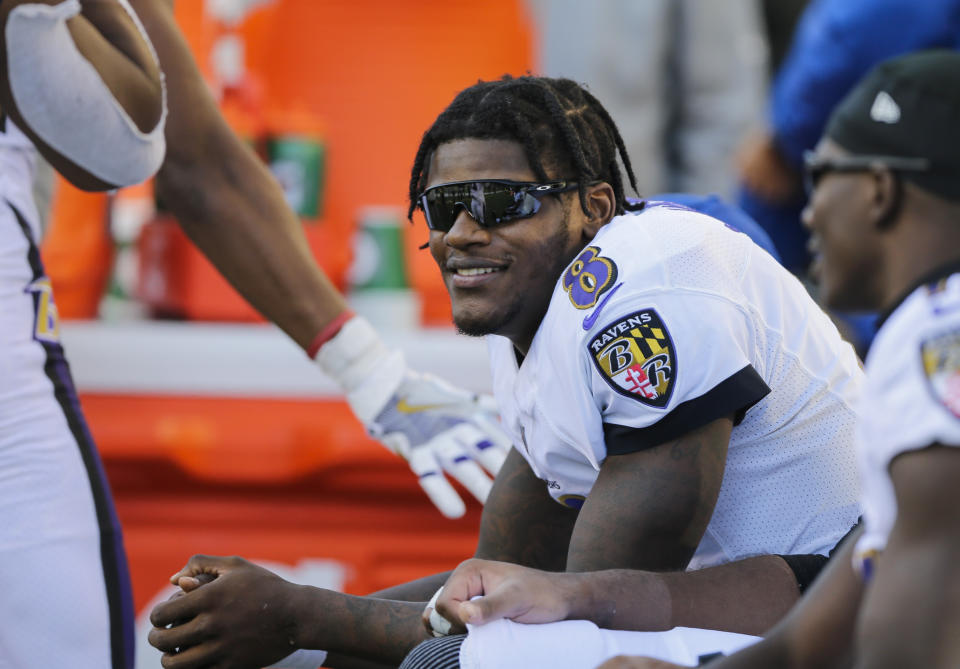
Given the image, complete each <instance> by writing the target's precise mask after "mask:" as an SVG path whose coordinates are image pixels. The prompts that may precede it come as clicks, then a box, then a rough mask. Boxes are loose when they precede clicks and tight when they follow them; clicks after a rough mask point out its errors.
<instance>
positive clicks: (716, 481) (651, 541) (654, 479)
mask: <svg viewBox="0 0 960 669" xmlns="http://www.w3.org/2000/svg"><path fill="white" fill-rule="evenodd" d="M732 427H733V421H732V420H731V419H729V418H721V419H718V420H715V421H713V422H711V423H708V424H707V425H705V426H703V427H701V428H698V429H696V430H693V431H691V432H688V433H687V434H685V435H682V436H681V437H679V438H677V439H674V440H671V441H669V442H666V443H664V444H661V445H659V446H655V447H653V448H648V449H645V450H641V451H637V452H634V453H629V454H625V455H611V456H608V457H607V459H606V460H604V462H603V464H602V465H601V467H600V474H599V476H598V477H597V481H596V483H595V484H594V486H593V489H592V490H591V491H590V495H589V496H588V497H587V499H586V501H585V502H584V505H583V508H582V509H581V510H580V517H579V519H578V520H577V525H576V527H575V528H574V531H573V535H572V537H571V540H570V550H569V556H568V558H567V570H568V571H594V570H598V569H614V568H634V569H656V570H669V569H684V568H685V567H686V566H687V563H688V562H689V561H690V558H691V557H692V556H693V553H694V551H695V550H696V547H697V545H698V544H699V543H700V539H701V537H702V536H703V532H704V531H705V530H706V527H707V523H709V522H710V517H711V515H713V508H714V505H715V504H716V501H717V495H718V494H719V492H720V485H721V483H722V482H723V472H724V466H725V462H726V454H727V444H728V443H729V441H730V431H731V429H732Z"/></svg>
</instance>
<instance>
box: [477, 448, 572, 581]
mask: <svg viewBox="0 0 960 669" xmlns="http://www.w3.org/2000/svg"><path fill="white" fill-rule="evenodd" d="M576 522H577V512H576V511H574V510H572V509H568V508H566V507H563V506H561V505H560V504H558V503H557V502H555V501H554V500H553V499H551V498H550V495H549V494H548V493H547V488H546V483H545V482H544V481H542V480H540V479H539V478H537V477H536V475H534V473H533V471H532V470H531V469H530V465H528V464H527V462H526V461H525V460H524V459H523V456H521V455H520V453H519V452H518V451H517V450H516V449H513V450H511V451H510V454H509V455H508V456H507V459H506V461H505V462H504V464H503V467H502V468H501V470H500V473H499V474H498V475H497V478H496V481H494V484H493V490H491V492H490V498H489V499H488V501H487V504H486V505H485V506H484V508H483V517H482V519H481V522H480V538H479V540H478V542H477V550H476V553H475V557H478V558H484V559H487V560H503V561H505V562H512V563H515V564H522V565H526V566H529V567H536V568H538V569H546V570H548V571H562V570H563V569H564V568H565V566H566V562H567V549H568V546H569V542H570V534H571V532H572V531H573V527H574V524H575V523H576Z"/></svg>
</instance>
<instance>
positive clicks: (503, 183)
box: [417, 179, 577, 232]
mask: <svg viewBox="0 0 960 669" xmlns="http://www.w3.org/2000/svg"><path fill="white" fill-rule="evenodd" d="M575 188H577V183H576V182H575V181H552V182H550V183H544V184H538V183H530V182H527V181H508V180H506V179H478V180H475V181H454V182H451V183H447V184H440V185H439V186H433V187H432V188H428V189H427V190H425V191H423V194H422V195H420V198H419V201H418V203H417V204H418V205H419V206H420V208H421V209H423V214H424V216H425V217H426V219H427V227H428V228H430V229H431V230H437V231H439V232H449V231H450V228H452V227H453V224H454V222H456V220H457V215H458V214H459V212H460V209H461V208H463V209H464V210H466V212H467V213H468V214H470V216H471V217H472V218H473V220H475V221H476V222H477V224H478V225H479V226H480V227H482V228H489V227H492V226H495V225H500V224H502V223H508V222H510V221H516V220H520V219H523V218H529V217H531V216H533V215H534V214H536V213H537V212H538V211H540V198H542V197H544V196H545V195H554V194H556V193H566V192H567V191H571V190H574V189H575Z"/></svg>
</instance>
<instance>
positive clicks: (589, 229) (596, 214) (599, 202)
mask: <svg viewBox="0 0 960 669" xmlns="http://www.w3.org/2000/svg"><path fill="white" fill-rule="evenodd" d="M616 202H617V200H616V196H615V195H614V193H613V186H611V185H610V184H608V183H607V182H606V181H601V182H600V183H598V184H594V185H592V186H587V191H586V199H585V203H586V205H587V211H589V212H590V216H589V217H588V218H587V220H586V221H585V222H584V234H586V235H589V236H590V239H593V237H594V236H595V235H596V234H597V232H599V231H600V228H602V227H603V226H604V225H606V224H607V223H609V222H610V219H612V218H613V217H614V216H615V215H616V213H617V204H616Z"/></svg>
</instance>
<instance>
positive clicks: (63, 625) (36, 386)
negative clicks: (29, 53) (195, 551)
mask: <svg viewBox="0 0 960 669" xmlns="http://www.w3.org/2000/svg"><path fill="white" fill-rule="evenodd" d="M36 160H37V153H36V151H35V149H34V148H33V146H32V145H31V144H30V142H29V140H28V139H27V138H26V137H25V136H24V135H23V133H21V132H20V130H19V129H17V128H16V126H14V125H13V123H11V122H10V120H9V119H6V121H5V122H3V121H0V573H7V574H17V578H12V579H11V578H8V579H6V581H5V583H4V595H3V597H0V620H3V621H4V625H5V628H4V632H3V642H2V643H0V646H2V648H0V667H4V668H6V667H57V666H70V667H73V668H75V669H107V668H110V667H113V668H114V669H121V668H124V669H126V668H128V667H131V666H132V661H133V616H132V613H131V612H132V611H133V600H132V596H131V595H132V593H131V590H130V581H129V577H128V575H127V567H126V558H125V556H124V553H123V545H122V540H121V536H120V527H119V523H118V521H117V517H116V513H115V511H114V508H113V501H112V499H111V497H110V491H109V488H108V486H107V481H106V476H105V474H104V471H103V467H102V464H101V462H100V459H99V456H98V455H97V452H96V449H95V447H94V444H93V440H92V438H91V437H90V434H89V431H88V430H87V427H86V423H85V422H84V419H83V415H82V413H81V411H80V404H79V402H78V400H77V397H76V392H75V390H74V387H73V382H72V380H71V377H70V371H69V368H68V366H67V362H66V360H65V358H64V355H63V349H62V348H61V346H60V343H59V319H58V316H57V309H56V303H55V301H54V299H53V290H52V287H51V284H50V280H49V279H48V278H47V276H46V275H45V272H44V268H43V263H42V262H41V258H40V252H39V249H38V243H39V241H38V240H39V239H40V223H39V216H38V214H37V209H36V205H35V204H34V200H33V193H32V182H33V174H34V169H35V166H36ZM78 602H82V605H83V614H82V615H77V603H78ZM51 630H56V631H55V632H53V633H51Z"/></svg>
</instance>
